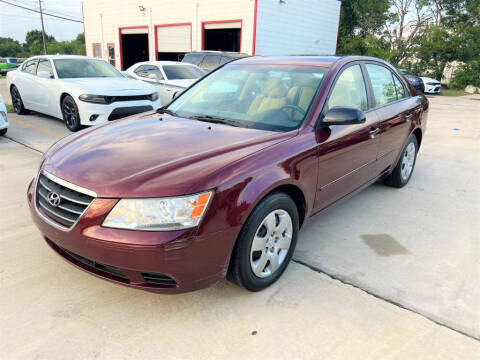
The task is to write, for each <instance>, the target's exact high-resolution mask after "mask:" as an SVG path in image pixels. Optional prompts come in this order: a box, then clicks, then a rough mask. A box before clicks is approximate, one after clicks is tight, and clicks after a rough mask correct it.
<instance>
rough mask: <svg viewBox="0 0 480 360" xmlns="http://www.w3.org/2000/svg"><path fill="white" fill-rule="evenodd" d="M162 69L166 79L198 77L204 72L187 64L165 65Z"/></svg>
mask: <svg viewBox="0 0 480 360" xmlns="http://www.w3.org/2000/svg"><path fill="white" fill-rule="evenodd" d="M163 71H164V72H165V75H166V76H167V79H168V80H178V79H198V78H200V77H202V76H203V75H204V74H205V72H204V71H203V70H201V69H199V68H196V67H193V66H189V65H165V66H164V67H163Z"/></svg>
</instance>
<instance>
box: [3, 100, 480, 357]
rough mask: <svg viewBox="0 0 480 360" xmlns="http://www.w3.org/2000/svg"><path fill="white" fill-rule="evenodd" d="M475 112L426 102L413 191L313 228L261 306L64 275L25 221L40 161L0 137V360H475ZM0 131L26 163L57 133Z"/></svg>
mask: <svg viewBox="0 0 480 360" xmlns="http://www.w3.org/2000/svg"><path fill="white" fill-rule="evenodd" d="M479 112H480V101H474V100H469V99H468V98H461V99H456V98H455V99H454V98H434V99H433V100H432V110H431V115H430V125H429V131H428V133H427V136H426V137H425V139H424V143H423V145H422V151H421V154H420V157H419V159H418V163H417V167H416V170H415V174H414V176H413V178H412V182H411V183H410V184H409V185H408V186H407V187H406V188H404V189H401V190H395V189H390V188H386V187H384V186H382V185H374V186H372V187H371V188H369V189H367V190H366V191H364V192H362V193H361V194H359V195H357V196H355V197H353V198H352V199H350V200H348V201H346V202H344V203H343V204H341V205H339V206H337V207H336V208H334V209H332V210H330V211H329V212H327V213H325V214H323V215H320V216H317V217H316V218H314V219H313V220H312V221H311V222H310V223H309V224H308V225H307V226H306V227H305V228H304V229H303V230H302V232H301V234H300V238H299V242H298V245H297V246H298V248H297V252H296V253H295V256H294V259H295V261H296V262H292V263H291V264H290V266H289V268H288V269H287V271H286V273H285V274H284V276H283V277H282V279H280V281H279V282H278V283H276V284H275V285H273V286H272V287H271V288H269V289H267V290H266V291H263V292H260V293H248V292H245V291H243V290H240V289H238V288H237V287H235V286H233V285H231V284H229V283H227V282H224V283H222V284H220V285H219V286H217V287H214V288H209V289H205V290H201V291H197V292H194V293H190V294H183V295H178V296H164V295H157V294H150V293H146V292H142V291H137V290H133V289H129V288H125V287H121V286H118V285H114V284H111V283H108V282H106V281H103V280H101V279H97V278H95V277H92V276H90V275H88V274H86V273H84V272H82V271H80V270H78V269H76V268H74V267H73V266H71V265H70V264H68V263H66V262H64V261H63V260H61V259H60V258H59V257H58V256H57V255H56V254H55V253H53V252H52V251H51V250H50V249H49V248H48V247H47V245H46V244H45V243H44V242H43V240H42V239H41V236H40V234H39V233H38V231H37V229H36V228H35V227H34V226H33V224H32V222H31V220H30V218H29V215H28V207H27V203H26V198H25V191H26V187H27V185H28V182H29V181H30V179H31V178H32V177H33V175H34V173H35V172H36V170H37V167H38V162H39V160H40V156H41V155H40V153H39V152H37V151H33V150H31V149H29V148H26V147H25V146H22V145H20V144H18V143H15V142H13V141H11V140H9V139H5V138H0V189H1V190H0V191H1V194H2V196H1V197H0V213H1V214H2V215H1V218H0V219H1V220H0V334H1V335H0V343H1V345H2V346H0V359H31V358H38V359H57V358H60V359H62V358H65V359H91V358H102V359H129V358H162V359H170V358H172V359H173V358H195V359H204V358H205V359H206V358H225V357H229V358H234V359H235V358H244V359H250V358H259V357H262V358H267V359H271V358H276V359H278V358H280V359H283V358H285V359H292V358H295V359H297V358H299V359H318V358H329V359H330V358H333V359H345V358H348V359H356V358H358V359H377V358H382V359H383V358H393V359H416V358H422V359H424V358H425V359H455V358H464V359H477V358H478V357H479V354H480V342H479V341H477V340H475V339H473V337H478V335H479V333H478V324H479V316H480V315H479V314H480V298H479V290H478V289H480V270H479V266H480V265H479V264H480V261H479V260H480V259H479V255H478V254H479V251H478V250H479V249H478V243H479V241H478V240H479V239H478V234H479V225H478V219H479V218H480V217H479V216H478V215H479V208H480V206H479V199H480V197H479V182H478V180H477V179H476V178H475V177H474V176H475V172H478V170H479V169H478V165H479V161H478V160H476V159H478V155H477V154H478V150H479V149H478V142H479V131H478V130H479V128H478V118H477V117H475V113H477V114H478V113H479ZM10 118H11V120H12V123H11V129H10V130H9V133H8V136H9V137H11V138H12V139H13V140H15V141H18V142H20V143H26V144H27V145H28V146H31V147H32V148H35V149H38V150H42V151H43V150H45V149H46V148H47V147H48V146H49V145H50V144H51V143H52V142H53V141H55V140H56V139H57V138H60V137H61V136H64V135H65V134H68V133H69V132H68V130H66V129H65V128H64V125H63V123H62V122H60V121H58V120H56V119H52V118H49V117H43V116H36V115H30V116H15V115H12V116H10ZM475 119H477V121H475ZM454 128H458V129H460V130H453V129H454ZM476 219H477V221H475V220H476ZM300 263H303V264H304V265H302V264H300ZM312 269H313V270H312ZM323 272H324V273H323ZM325 273H326V274H329V275H331V276H333V277H334V278H337V279H340V280H342V281H343V282H342V281H338V280H335V279H333V278H331V277H330V276H327V275H325ZM347 283H351V284H352V285H353V286H350V285H349V284H347ZM402 307H405V308H407V309H404V308H402ZM430 319H431V320H430ZM432 320H434V321H436V322H438V323H440V324H442V325H439V324H437V323H435V322H434V321H432ZM449 327H450V328H451V329H450V328H449ZM452 329H455V330H452ZM461 332H464V333H466V334H467V335H463V334H462V333H461Z"/></svg>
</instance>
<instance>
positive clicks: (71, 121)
mask: <svg viewBox="0 0 480 360" xmlns="http://www.w3.org/2000/svg"><path fill="white" fill-rule="evenodd" d="M62 110H63V118H64V119H65V122H66V123H67V126H68V127H70V128H71V127H73V126H75V123H76V121H77V117H78V112H77V108H76V106H75V104H72V103H71V102H70V101H64V102H63V109H62Z"/></svg>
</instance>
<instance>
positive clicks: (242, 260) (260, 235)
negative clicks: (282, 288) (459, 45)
mask: <svg viewBox="0 0 480 360" xmlns="http://www.w3.org/2000/svg"><path fill="white" fill-rule="evenodd" d="M298 228H299V216H298V210H297V207H296V205H295V203H294V201H293V200H292V198H290V196H288V195H287V194H285V193H281V192H279V193H274V194H272V195H270V196H268V197H267V198H265V199H264V200H263V201H262V202H261V203H260V204H259V205H258V206H257V207H256V208H255V209H254V210H253V212H252V213H251V214H250V216H249V217H248V219H247V221H246V222H245V225H244V226H243V228H242V231H241V232H240V235H239V237H238V239H237V243H236V245H235V249H234V251H233V254H232V259H231V262H230V268H229V274H228V279H229V280H230V281H232V282H234V283H236V284H237V285H240V286H241V287H243V288H245V289H247V290H249V291H259V290H262V289H265V288H266V287H268V286H270V285H271V284H273V283H274V282H275V281H277V280H278V278H280V276H281V275H282V273H283V272H284V271H285V269H286V268H287V266H288V263H289V262H290V259H291V258H292V255H293V251H294V250H295V246H296V243H297V235H298Z"/></svg>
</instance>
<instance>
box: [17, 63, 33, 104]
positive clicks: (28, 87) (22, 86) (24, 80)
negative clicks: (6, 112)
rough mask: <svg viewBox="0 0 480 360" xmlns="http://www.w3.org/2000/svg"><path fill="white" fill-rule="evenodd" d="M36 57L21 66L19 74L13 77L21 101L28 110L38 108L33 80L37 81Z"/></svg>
mask: <svg viewBox="0 0 480 360" xmlns="http://www.w3.org/2000/svg"><path fill="white" fill-rule="evenodd" d="M37 64H38V59H32V60H29V61H27V62H26V63H25V65H23V66H22V69H21V71H20V73H19V74H17V76H16V77H15V80H14V85H15V86H16V87H17V89H18V92H19V93H20V96H21V98H22V101H23V105H24V106H25V107H26V108H27V109H30V110H38V109H37V106H36V102H35V95H36V93H35V82H36V81H37V75H36V74H37Z"/></svg>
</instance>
